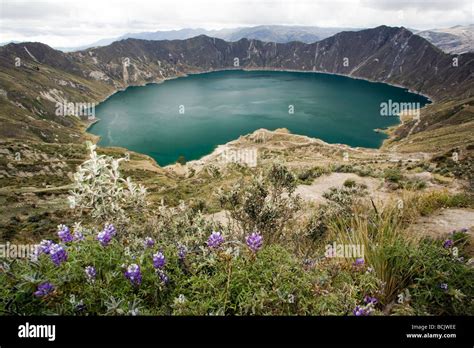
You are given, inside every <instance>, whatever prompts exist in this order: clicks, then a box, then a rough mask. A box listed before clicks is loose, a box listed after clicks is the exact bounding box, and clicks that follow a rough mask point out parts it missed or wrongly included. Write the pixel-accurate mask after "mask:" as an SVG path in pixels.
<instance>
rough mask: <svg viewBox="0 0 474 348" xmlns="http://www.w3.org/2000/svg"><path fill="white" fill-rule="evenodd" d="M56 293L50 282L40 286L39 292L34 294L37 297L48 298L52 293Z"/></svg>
mask: <svg viewBox="0 0 474 348" xmlns="http://www.w3.org/2000/svg"><path fill="white" fill-rule="evenodd" d="M53 291H54V286H53V284H51V283H49V282H45V283H41V284H40V285H38V288H37V290H36V291H35V292H34V293H33V294H34V295H35V296H36V297H44V296H48V295H49V294H50V293H52V292H53Z"/></svg>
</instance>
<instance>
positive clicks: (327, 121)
mask: <svg viewBox="0 0 474 348" xmlns="http://www.w3.org/2000/svg"><path fill="white" fill-rule="evenodd" d="M388 100H391V101H392V102H403V103H420V105H421V106H423V105H425V104H426V103H427V102H428V99H427V98H425V97H423V96H421V95H417V94H413V93H410V92H408V91H407V90H406V89H403V88H398V87H393V86H390V85H386V84H381V83H371V82H368V81H364V80H357V79H351V78H348V77H343V76H337V75H328V74H319V73H300V72H274V71H220V72H212V73H205V74H197V75H190V76H187V77H183V78H178V79H174V80H169V81H166V82H164V83H162V84H150V85H147V86H142V87H130V88H127V89H126V90H125V91H122V92H118V93H116V94H114V95H113V96H111V97H110V98H108V99H107V100H106V101H104V102H103V103H101V104H99V105H98V106H97V107H96V117H98V118H99V119H100V121H99V122H97V123H95V124H94V125H92V126H91V127H90V129H89V132H90V133H93V134H96V135H99V136H101V140H100V142H99V144H100V145H102V146H121V147H125V148H128V149H130V150H133V151H136V152H140V153H144V154H147V155H149V156H151V157H153V158H154V159H155V160H156V161H157V162H158V163H159V164H160V165H167V164H170V163H174V162H176V160H177V159H178V157H179V156H180V155H183V156H184V157H185V158H186V160H194V159H199V158H200V157H202V156H204V155H207V154H209V153H211V152H212V150H213V149H214V148H215V147H216V146H217V145H219V144H224V143H227V142H229V141H231V140H234V139H237V138H238V137H239V136H240V135H244V134H248V133H251V132H253V131H255V130H256V129H259V128H266V129H270V130H274V129H277V128H288V129H289V130H290V132H292V133H295V134H302V135H307V136H311V137H315V138H320V139H322V140H324V141H326V142H329V143H343V144H348V145H351V146H362V147H369V148H377V147H379V146H380V145H381V144H382V141H383V139H384V138H385V135H383V134H381V133H376V132H374V129H376V128H385V127H388V126H391V125H394V124H397V123H398V122H399V119H398V117H396V116H381V103H384V102H385V103H386V102H388ZM291 111H293V112H294V113H291Z"/></svg>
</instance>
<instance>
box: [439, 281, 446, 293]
mask: <svg viewBox="0 0 474 348" xmlns="http://www.w3.org/2000/svg"><path fill="white" fill-rule="evenodd" d="M439 287H440V288H441V290H444V291H448V284H446V283H441V284H440V285H439Z"/></svg>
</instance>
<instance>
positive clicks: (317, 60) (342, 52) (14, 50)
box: [0, 26, 474, 142]
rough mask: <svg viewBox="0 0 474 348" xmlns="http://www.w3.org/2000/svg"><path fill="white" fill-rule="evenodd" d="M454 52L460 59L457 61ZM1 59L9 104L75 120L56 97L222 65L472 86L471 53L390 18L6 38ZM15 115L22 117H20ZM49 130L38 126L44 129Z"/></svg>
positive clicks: (99, 95) (417, 85) (432, 92)
mask: <svg viewBox="0 0 474 348" xmlns="http://www.w3.org/2000/svg"><path fill="white" fill-rule="evenodd" d="M32 56H33V57H34V58H35V59H33V58H32ZM15 58H20V59H21V61H22V63H23V65H22V66H21V67H13V68H12V65H13V63H14V60H15ZM454 58H457V59H458V60H459V65H458V66H457V67H454V66H453V59H454ZM124 59H125V60H126V62H127V64H124ZM236 59H238V65H237V66H236V65H235V60H236ZM346 60H347V63H348V64H347V65H346V64H345V62H346ZM125 65H126V66H125ZM0 66H2V67H3V70H4V71H5V72H2V73H1V74H0V86H2V87H1V89H2V90H3V91H4V93H3V92H2V94H3V95H4V98H6V99H7V100H8V101H9V102H10V105H9V110H10V112H11V109H12V108H13V109H14V108H15V106H16V107H18V108H20V109H22V112H21V113H23V114H28V116H29V117H32V118H33V119H35V121H38V122H41V121H43V120H44V119H47V120H49V121H51V122H55V123H58V124H62V125H64V124H68V125H71V124H74V125H75V126H77V124H76V123H77V122H75V121H70V120H67V121H66V119H65V118H64V117H57V116H55V115H54V104H55V102H63V101H65V100H66V101H76V102H86V101H88V102H96V103H97V102H100V101H102V100H104V99H105V98H106V97H107V96H109V95H110V94H112V93H114V92H116V91H117V90H121V89H124V88H126V87H128V86H132V85H143V84H146V83H153V82H155V83H156V82H161V81H164V80H166V79H169V78H174V77H179V76H185V75H186V74H189V73H197V72H205V71H214V70H222V69H236V68H239V69H267V70H296V71H312V72H321V73H332V74H340V75H345V76H349V77H355V78H363V79H367V80H371V81H376V82H384V83H390V84H394V85H398V86H403V87H405V88H409V89H410V90H413V91H416V92H418V93H423V94H425V95H428V96H429V97H431V98H432V99H433V100H435V101H437V102H443V101H447V100H452V99H456V100H461V99H466V98H467V99H469V98H472V97H473V92H472V91H473V90H474V86H473V80H472V71H474V68H473V67H474V54H472V53H467V54H463V55H459V56H453V55H449V54H446V53H444V52H442V51H441V50H440V49H438V48H436V47H435V46H433V45H432V44H430V43H429V42H428V41H426V40H425V39H423V38H421V37H419V36H416V35H414V34H413V33H412V32H410V31H409V30H407V29H405V28H403V27H401V28H397V27H388V26H379V27H377V28H372V29H366V30H362V31H357V32H351V31H346V32H341V33H338V34H336V35H334V36H332V37H330V38H327V39H324V40H322V41H319V42H316V43H313V44H305V43H301V42H290V43H269V42H262V41H259V40H253V39H251V40H249V39H245V38H244V39H241V40H239V41H236V42H227V41H225V40H221V39H218V38H211V37H208V36H205V35H200V36H197V37H194V38H191V39H187V40H165V41H150V40H140V39H125V40H121V41H116V42H114V43H112V44H110V45H108V46H104V47H98V48H92V49H86V50H83V51H78V52H70V53H64V52H61V51H59V50H54V49H52V48H51V47H49V46H47V45H45V44H41V43H21V44H9V45H6V46H4V47H2V48H0ZM12 69H13V70H12ZM55 76H59V77H60V78H58V77H55ZM45 80H46V81H48V82H46V83H45ZM20 90H21V91H24V92H26V97H25V96H24V95H23V96H22V95H21V93H18V92H19V91H20ZM78 99H79V100H78ZM19 105H21V106H19ZM15 111H16V113H17V114H18V110H15ZM23 116H25V115H23ZM434 118H436V117H434ZM16 121H17V122H19V123H20V124H22V123H23V124H24V120H23V121H22V120H21V117H18V118H17V120H16ZM75 126H74V127H73V128H76V127H75ZM403 126H406V127H408V126H410V123H409V122H408V123H407V125H402V127H403ZM22 127H25V125H23V126H22ZM66 127H67V126H66ZM79 128H81V127H79ZM49 131H51V129H46V130H45V129H42V132H43V133H44V134H46V133H47V132H49ZM53 133H54V132H53ZM72 133H73V135H66V136H65V137H64V136H63V137H62V138H60V136H59V135H58V134H51V135H47V134H46V136H45V137H40V138H41V139H42V140H43V141H55V138H56V137H58V139H59V140H57V141H60V142H61V141H66V140H67V141H69V140H71V139H76V138H77V139H82V138H83V136H82V135H81V134H82V131H80V130H79V129H76V132H72ZM400 134H405V133H404V132H401V133H400ZM14 137H15V136H14ZM71 137H72V138H71Z"/></svg>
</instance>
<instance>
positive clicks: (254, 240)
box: [245, 232, 263, 253]
mask: <svg viewBox="0 0 474 348" xmlns="http://www.w3.org/2000/svg"><path fill="white" fill-rule="evenodd" d="M245 243H247V246H248V247H249V248H250V250H252V251H253V252H254V253H256V252H257V251H259V250H260V249H261V248H262V245H263V237H262V235H260V234H259V233H258V232H253V233H252V234H251V235H249V236H247V237H245Z"/></svg>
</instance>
